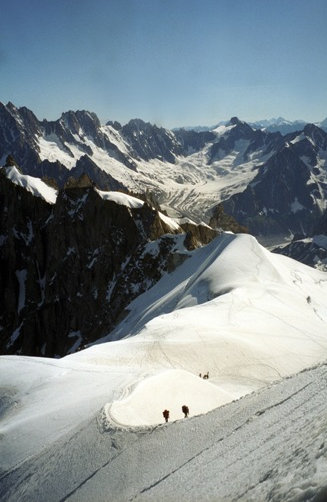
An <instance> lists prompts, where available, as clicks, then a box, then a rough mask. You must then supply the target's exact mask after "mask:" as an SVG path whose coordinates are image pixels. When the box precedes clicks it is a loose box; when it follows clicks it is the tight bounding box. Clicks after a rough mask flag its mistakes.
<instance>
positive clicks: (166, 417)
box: [162, 410, 169, 422]
mask: <svg viewBox="0 0 327 502" xmlns="http://www.w3.org/2000/svg"><path fill="white" fill-rule="evenodd" d="M162 414H163V416H164V419H165V421H166V422H168V418H169V410H164V411H163V412H162Z"/></svg>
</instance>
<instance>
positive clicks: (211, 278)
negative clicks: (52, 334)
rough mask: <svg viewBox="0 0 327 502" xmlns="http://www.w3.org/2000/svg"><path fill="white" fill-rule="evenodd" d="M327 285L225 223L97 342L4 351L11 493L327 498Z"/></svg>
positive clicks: (0, 420)
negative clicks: (72, 348)
mask: <svg viewBox="0 0 327 502" xmlns="http://www.w3.org/2000/svg"><path fill="white" fill-rule="evenodd" d="M326 292H327V275H326V273H324V272H320V271H318V270H314V269H312V268H310V267H307V266H305V265H302V264H300V263H298V262H296V261H294V260H292V259H290V258H287V257H284V256H280V255H276V254H272V253H270V252H269V251H267V250H266V249H265V248H263V247H262V246H260V245H259V244H258V242H257V241H256V239H255V238H254V237H251V236H250V235H244V234H239V235H234V234H230V233H225V234H222V235H221V236H220V237H217V238H216V239H215V240H213V241H212V242H211V243H209V244H208V245H207V246H204V247H202V248H199V249H197V250H195V251H192V252H191V253H190V256H189V258H187V259H186V260H185V261H184V262H183V264H182V265H180V266H179V267H177V268H176V269H175V270H174V271H173V272H171V273H169V274H166V275H164V276H163V277H162V279H161V280H160V281H159V282H158V283H157V284H156V285H155V286H153V287H152V288H151V289H150V290H148V291H146V292H145V293H144V294H143V295H141V296H139V297H137V298H136V299H135V300H134V301H133V302H132V303H131V304H130V305H129V306H128V308H127V311H126V315H125V317H124V319H123V320H122V321H121V323H120V324H118V326H117V327H116V328H115V330H114V331H113V332H111V333H108V336H107V337H104V338H103V339H102V340H99V341H98V343H96V344H94V345H92V346H90V347H88V348H86V349H84V350H81V351H80V352H77V353H75V354H71V355H69V356H66V357H64V358H62V359H46V358H33V357H24V356H2V357H1V358H0V382H1V384H0V385H1V401H0V403H1V404H0V406H1V407H0V445H1V452H2V454H1V460H0V461H1V466H0V467H1V474H0V496H1V500H8V501H9V500H11V501H18V500H28V501H34V500H35V501H36V500H47V501H48V500H49V501H51V500H53V501H57V500H76V501H82V500H98V501H102V500H122V501H125V500H126V501H127V500H134V499H135V500H153V501H159V500H166V501H170V500H176V498H177V497H178V498H184V500H190V501H191V500H199V499H204V500H209V501H212V500H214V501H218V500H244V501H247V500H256V501H257V500H275V501H277V500H278V501H279V500H289V501H291V500H292V501H296V500H298V501H299V500H316V501H317V500H321V501H322V500H324V496H326V490H327V459H326V445H325V437H326V427H327V421H326V416H327V399H326V397H327V395H326V394H327V385H326V383H327V381H326V366H325V361H326V354H327V330H326V321H327V295H326ZM312 367H315V368H314V369H310V370H309V368H312ZM303 370H305V371H303ZM207 372H209V378H208V379H203V378H202V376H203V375H204V374H206V373H207ZM200 373H201V377H200V376H199V374H200ZM183 405H187V406H188V407H189V410H190V415H189V417H188V418H187V419H185V418H183V413H182V409H181V408H182V406H183ZM217 407H218V408H217ZM165 408H166V409H168V410H169V411H170V417H169V422H168V424H165V423H164V418H163V416H162V412H163V410H164V409H165ZM319 497H320V498H319Z"/></svg>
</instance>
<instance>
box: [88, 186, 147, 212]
mask: <svg viewBox="0 0 327 502" xmlns="http://www.w3.org/2000/svg"><path fill="white" fill-rule="evenodd" d="M96 192H97V193H98V194H99V195H100V197H101V198H102V199H103V200H111V201H112V202H116V204H119V205H121V206H126V207H129V208H131V209H136V208H140V207H142V206H143V204H144V201H143V200H141V199H138V198H137V197H133V196H132V195H128V194H125V193H122V192H106V191H103V190H98V189H96Z"/></svg>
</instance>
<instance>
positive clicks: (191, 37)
mask: <svg viewBox="0 0 327 502" xmlns="http://www.w3.org/2000/svg"><path fill="white" fill-rule="evenodd" d="M0 12H1V17H0V25H1V36H0V91H1V92H0V100H1V101H2V102H4V103H7V102H8V101H12V102H13V103H14V104H16V106H27V107H28V108H31V109H32V110H33V111H34V113H36V115H37V117H38V118H39V119H42V118H47V119H57V118H59V116H60V115H61V113H62V112H63V111H67V110H69V109H73V110H77V109H87V110H90V111H94V112H95V113H97V115H98V116H99V118H100V120H102V121H105V120H118V121H120V122H122V123H125V122H127V121H128V120H129V119H131V118H135V117H139V118H142V119H143V120H146V121H150V122H155V123H157V124H160V125H164V126H166V127H174V126H182V125H197V124H201V125H212V124H215V123H217V122H218V121H220V120H224V119H229V118H230V117H231V116H234V115H237V116H238V117H240V118H241V119H243V120H249V121H251V120H256V119H261V118H271V117H273V116H279V115H282V116H284V117H286V118H288V119H291V120H294V119H297V118H301V119H304V120H307V121H318V120H322V119H323V118H325V117H326V116H327V29H326V26H327V0H9V1H8V0H0Z"/></svg>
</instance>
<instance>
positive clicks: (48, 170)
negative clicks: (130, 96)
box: [0, 103, 135, 189]
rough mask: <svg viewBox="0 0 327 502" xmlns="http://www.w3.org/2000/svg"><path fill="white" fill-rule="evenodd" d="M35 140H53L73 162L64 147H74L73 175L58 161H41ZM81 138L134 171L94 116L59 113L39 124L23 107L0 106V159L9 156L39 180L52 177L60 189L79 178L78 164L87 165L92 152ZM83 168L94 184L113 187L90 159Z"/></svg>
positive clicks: (106, 176)
mask: <svg viewBox="0 0 327 502" xmlns="http://www.w3.org/2000/svg"><path fill="white" fill-rule="evenodd" d="M39 138H45V139H50V140H53V141H55V142H56V143H57V145H58V147H59V148H60V150H61V151H62V152H63V153H64V154H66V155H67V156H68V157H71V159H72V160H74V155H73V153H72V151H71V149H70V148H69V146H68V145H70V146H71V147H72V146H74V147H76V148H77V149H78V150H79V151H80V152H81V154H82V160H80V161H77V162H75V167H74V169H76V171H77V172H76V173H72V172H70V171H69V169H67V167H65V165H63V164H62V163H61V162H60V161H59V160H56V161H54V162H50V161H49V160H47V159H45V160H42V159H41V157H40V147H39V144H38V140H39ZM85 139H88V140H91V141H92V142H93V143H94V145H96V146H97V147H99V148H102V149H103V150H104V151H105V152H107V154H108V155H109V156H110V157H112V158H113V159H115V160H118V161H119V162H121V163H122V164H123V165H125V166H126V168H129V169H135V163H134V161H133V159H132V158H131V157H130V156H128V155H125V154H123V153H122V152H121V151H120V150H119V149H118V148H117V146H116V145H115V144H113V143H112V142H111V141H110V140H109V139H108V137H107V136H106V134H105V133H104V132H103V131H102V129H101V124H100V122H99V119H98V117H97V116H96V115H95V114H94V113H90V112H87V111H84V110H83V111H77V112H72V111H69V112H66V113H63V114H62V116H61V118H60V119H59V120H56V121H52V122H51V121H50V122H49V121H47V120H43V121H42V122H40V121H38V119H37V118H36V116H35V115H34V114H33V113H32V112H31V111H30V110H28V109H27V108H24V107H23V108H16V107H15V106H14V105H13V104H12V103H8V105H7V106H5V105H3V104H2V103H0V158H1V157H2V156H3V155H8V154H12V155H13V156H14V158H15V160H16V161H17V163H18V164H19V165H20V168H21V169H22V171H23V172H24V173H25V174H30V175H32V176H37V177H40V178H43V177H48V178H53V179H55V180H56V182H57V183H58V185H59V186H61V187H62V186H63V185H64V184H65V182H66V180H67V179H68V177H69V176H72V175H73V176H75V175H79V170H80V169H81V166H80V164H81V163H84V164H87V163H88V161H86V160H85V158H86V157H87V156H91V155H92V153H93V151H92V147H91V146H90V145H89V144H87V142H85ZM83 158H84V160H83ZM88 158H89V157H88ZM91 166H92V167H91ZM83 169H84V170H89V173H90V174H91V175H92V176H94V178H96V180H94V181H96V182H97V183H98V184H99V187H100V188H102V189H106V188H107V186H108V185H112V184H114V183H113V178H112V177H111V176H110V175H109V174H108V173H106V172H104V171H101V169H100V168H99V166H97V165H96V164H95V163H94V162H93V161H92V160H91V159H89V166H88V167H85V165H83ZM97 171H100V172H99V173H98V172H97ZM115 183H116V185H117V186H118V185H119V183H118V182H117V181H116V180H115ZM120 186H121V184H120Z"/></svg>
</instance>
